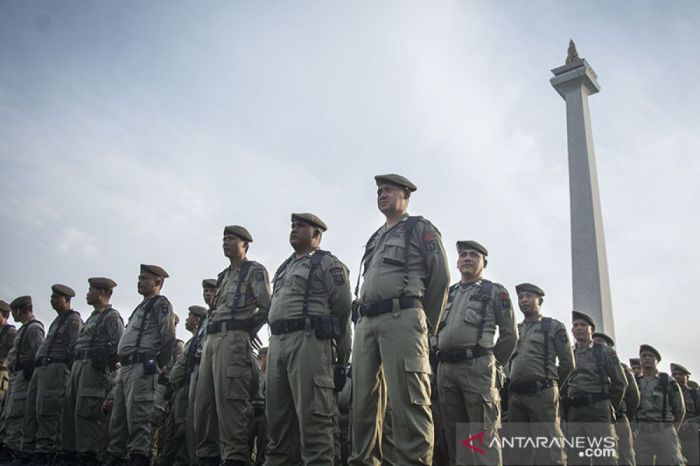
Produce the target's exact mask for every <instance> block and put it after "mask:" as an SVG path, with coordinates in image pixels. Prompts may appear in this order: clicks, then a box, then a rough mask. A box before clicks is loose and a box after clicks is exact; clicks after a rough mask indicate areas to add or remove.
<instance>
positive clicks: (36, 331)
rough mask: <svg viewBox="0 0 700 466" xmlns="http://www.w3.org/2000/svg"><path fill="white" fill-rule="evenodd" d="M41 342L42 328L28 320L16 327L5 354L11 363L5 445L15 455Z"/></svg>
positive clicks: (42, 339) (42, 336)
mask: <svg viewBox="0 0 700 466" xmlns="http://www.w3.org/2000/svg"><path fill="white" fill-rule="evenodd" d="M42 341H44V325H43V324H42V323H41V322H39V321H38V320H31V321H29V322H27V323H25V324H24V325H22V326H21V327H20V328H19V330H18V331H17V335H15V339H14V341H13V343H12V349H11V350H10V352H9V353H8V355H7V360H8V361H9V363H10V365H9V367H10V389H9V391H8V395H7V404H6V406H5V445H6V446H7V447H8V448H10V449H12V450H14V451H15V452H19V451H20V450H21V447H22V430H23V426H24V417H25V413H26V412H27V394H28V392H29V382H30V380H31V378H32V373H33V370H34V358H35V356H36V352H37V350H38V349H39V346H41V342H42Z"/></svg>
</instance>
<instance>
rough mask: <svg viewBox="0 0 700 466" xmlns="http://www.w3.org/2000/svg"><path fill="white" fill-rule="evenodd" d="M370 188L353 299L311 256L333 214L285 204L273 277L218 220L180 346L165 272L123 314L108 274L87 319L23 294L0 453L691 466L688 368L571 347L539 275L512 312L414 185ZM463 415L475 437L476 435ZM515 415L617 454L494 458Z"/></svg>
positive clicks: (694, 420) (317, 255) (479, 257)
mask: <svg viewBox="0 0 700 466" xmlns="http://www.w3.org/2000/svg"><path fill="white" fill-rule="evenodd" d="M375 179H376V182H377V205H378V208H379V210H380V211H381V212H382V213H383V214H384V216H385V218H386V222H385V224H384V225H383V226H382V227H381V228H379V230H377V231H376V232H375V233H374V234H373V235H372V236H371V237H370V239H369V241H368V242H367V245H366V248H365V253H364V256H363V258H362V264H361V271H360V273H361V277H362V279H363V280H362V286H361V287H360V278H359V277H358V280H357V285H356V287H355V297H356V299H355V300H354V301H353V299H352V290H351V288H352V286H351V283H350V281H349V273H348V268H347V267H346V266H345V265H344V264H343V263H342V262H341V261H340V260H339V259H338V258H337V257H335V256H334V255H333V254H331V253H330V252H328V251H324V250H322V249H321V248H320V246H321V240H322V237H323V234H324V233H325V232H326V230H327V226H326V224H325V223H324V222H323V220H321V219H320V218H319V217H317V216H316V215H313V214H309V213H301V214H292V217H291V221H292V228H291V233H290V238H289V240H290V244H291V246H292V249H293V253H292V254H291V255H290V257H289V258H288V259H286V260H285V261H284V262H283V263H282V264H281V265H280V266H279V268H278V269H277V270H276V272H275V274H274V275H273V276H272V280H270V277H269V275H268V271H267V270H266V268H265V267H264V266H263V265H261V264H259V263H257V262H255V261H252V260H249V259H248V257H247V252H248V249H249V247H250V245H251V243H252V242H253V237H252V235H251V234H250V232H249V231H248V230H247V229H246V228H244V227H241V226H227V227H225V229H224V233H223V252H224V255H225V256H226V257H227V258H228V259H229V261H230V266H229V267H227V268H226V269H225V270H224V271H223V272H221V273H220V274H219V275H218V277H217V278H216V279H205V280H204V281H203V282H202V288H203V297H204V301H205V302H206V304H207V307H203V306H191V307H190V308H189V313H188V316H187V319H186V322H185V327H186V329H187V330H188V331H190V332H191V333H192V338H191V339H190V340H189V341H188V342H187V343H186V344H184V345H183V343H182V342H181V341H179V340H177V339H176V338H175V326H176V325H177V317H176V315H175V314H174V313H173V309H172V306H171V304H170V302H169V301H168V299H167V298H166V297H165V296H163V295H161V289H162V288H163V285H164V282H165V279H166V278H168V273H167V272H166V271H165V270H164V269H163V268H161V267H159V266H156V265H146V264H144V265H141V269H140V274H139V276H138V292H139V293H140V294H141V295H142V296H143V301H142V302H141V303H140V304H139V305H138V306H137V307H136V309H135V310H134V311H133V312H132V314H131V316H130V317H129V319H128V322H127V324H126V326H125V325H124V322H123V319H122V316H121V315H120V313H119V312H118V311H117V310H115V309H114V308H112V306H111V305H110V298H111V295H112V292H113V290H114V288H115V287H116V286H117V284H116V283H115V282H114V281H113V280H111V279H109V278H104V277H95V278H90V279H89V280H88V285H89V287H88V293H87V303H88V304H89V305H91V306H92V307H93V308H94V310H93V312H92V313H91V314H90V316H89V317H88V318H87V320H86V321H85V322H83V320H82V319H81V316H80V314H78V313H77V312H76V311H74V310H73V309H72V307H71V299H72V298H73V297H75V292H74V291H73V290H72V289H71V288H69V287H67V286H65V285H60V284H59V285H54V286H53V287H52V295H51V305H52V307H53V309H54V310H55V311H56V312H57V314H58V315H57V317H56V319H55V320H54V321H53V322H52V323H51V325H50V327H49V329H48V332H47V333H45V330H44V325H43V324H42V323H41V322H39V321H38V320H36V319H35V317H34V314H33V305H32V299H31V297H29V296H22V297H19V298H16V299H14V300H13V301H12V302H11V303H10V304H9V305H8V304H7V303H5V302H1V301H0V310H1V311H2V312H1V314H0V315H1V317H0V327H2V329H1V330H0V359H2V366H1V367H0V375H1V376H2V385H1V386H0V389H1V390H2V400H3V401H2V403H3V404H2V416H1V419H0V423H1V425H0V436H1V437H2V441H3V447H2V451H0V461H1V462H3V463H4V464H17V465H19V464H47V465H48V464H65V465H72V464H87V465H96V464H107V465H117V464H128V465H149V464H159V465H170V464H178V465H184V464H200V465H203V466H207V465H218V464H225V465H252V464H255V465H266V466H275V465H280V466H288V465H301V464H303V465H324V466H328V465H335V464H351V465H380V464H386V465H431V464H435V465H446V464H503V463H504V461H505V462H506V463H508V464H567V462H568V463H569V464H589V463H590V462H591V461H598V462H600V461H602V462H603V463H604V464H618V463H619V464H625V465H634V464H640V465H642V464H643V465H646V464H684V463H685V461H686V458H684V456H683V455H684V454H685V456H686V457H687V460H688V461H689V462H691V464H697V454H698V452H697V440H698V429H699V427H700V412H699V411H700V405H699V404H698V393H699V391H698V389H697V387H694V386H692V385H691V383H690V382H689V380H688V375H689V371H688V370H687V369H685V368H684V367H683V366H682V365H679V364H672V375H673V377H670V376H669V375H667V374H666V373H663V372H660V371H659V370H658V369H657V365H658V362H659V361H660V360H661V355H660V354H659V352H658V351H657V350H656V349H654V348H653V347H651V346H649V345H642V346H641V348H640V355H639V356H640V358H639V360H636V361H631V363H633V364H632V366H633V367H632V369H630V367H628V366H627V365H625V364H622V363H620V361H619V359H618V356H617V354H616V352H615V350H614V341H613V340H612V339H611V338H610V337H609V336H607V335H605V334H603V333H596V332H595V323H594V321H593V320H592V319H591V318H590V317H589V316H588V315H586V314H584V313H582V312H577V311H574V312H573V314H572V329H571V333H572V334H573V338H574V341H575V344H574V345H572V344H571V338H570V336H569V335H570V334H569V331H568V330H567V327H566V326H565V325H564V324H563V323H562V322H559V321H557V320H555V319H553V318H550V317H544V316H542V313H541V306H542V304H543V302H544V296H545V292H544V290H543V289H542V288H540V287H539V286H537V285H534V284H531V283H522V284H520V285H518V286H517V287H516V291H517V297H518V305H519V308H520V311H521V312H522V314H523V317H524V319H523V320H522V322H521V323H519V324H518V323H516V317H515V312H514V310H513V306H512V303H511V299H510V295H509V293H508V291H507V289H506V288H505V287H503V286H502V285H500V284H498V283H495V282H492V281H490V280H487V279H485V278H484V277H483V275H484V269H485V268H486V266H487V264H488V259H487V257H488V250H487V249H486V248H485V247H484V246H483V245H482V244H480V243H478V242H476V241H472V240H469V241H459V242H457V251H458V254H459V258H458V261H457V268H458V270H459V273H460V281H459V282H458V283H456V284H454V285H452V286H449V273H448V266H447V261H446V254H445V251H444V248H443V244H442V239H441V235H440V232H439V231H438V230H437V229H436V228H435V227H434V226H433V225H432V224H431V223H430V222H429V221H428V220H427V219H425V218H423V217H414V216H409V215H408V213H407V207H408V202H409V198H410V196H411V194H412V193H413V192H414V191H416V189H417V188H416V186H415V185H414V184H413V183H412V182H410V181H409V180H407V179H406V178H404V177H402V176H400V175H393V174H392V175H379V176H376V177H375ZM270 283H272V286H270ZM10 313H12V316H13V318H14V320H15V322H17V323H21V324H22V325H21V327H20V328H19V330H15V328H14V327H13V326H12V325H10V324H9V323H8V322H7V320H8V317H9V314H10ZM265 323H267V324H269V328H270V333H271V337H270V341H269V347H268V348H260V345H259V344H257V343H258V342H259V341H258V340H257V333H258V331H259V330H260V328H261V327H262V326H263V325H264V324H265ZM353 325H354V338H353V341H352V342H351V330H350V329H351V326H353ZM351 350H352V351H351ZM634 363H636V364H634ZM635 365H636V366H637V367H636V368H635ZM632 370H634V373H633V372H632ZM8 376H9V378H8ZM8 382H9V383H8ZM474 425H476V426H477V427H476V431H479V432H480V433H479V437H478V438H479V441H480V443H479V446H480V447H474V446H473V445H471V444H470V445H471V447H470V448H467V447H466V446H465V445H466V444H465V442H466V441H462V440H463V437H464V435H471V434H474V433H476V431H470V430H468V429H469V428H470V427H468V426H474ZM508 425H513V426H514V425H527V426H531V432H530V434H531V435H533V436H546V437H547V438H553V439H562V438H564V437H565V436H569V435H573V434H576V435H583V436H589V437H596V436H597V437H610V438H614V439H616V442H615V445H614V451H615V454H614V455H613V456H612V457H606V458H603V459H602V460H601V459H592V458H582V457H580V456H579V455H576V454H572V453H575V451H573V450H572V447H571V446H570V445H569V446H567V445H565V443H564V442H561V443H555V444H550V445H549V446H548V447H547V448H529V449H520V450H513V449H506V448H505V447H502V444H501V442H500V441H499V442H494V440H500V439H501V437H504V436H505V435H506V433H505V432H506V431H507V428H506V427H507V426H508ZM465 426H467V427H465ZM464 429H467V430H464ZM565 432H566V433H565ZM474 438H476V437H474ZM467 443H468V442H467ZM681 445H682V446H683V450H682V446H681ZM693 461H695V463H692V462H693Z"/></svg>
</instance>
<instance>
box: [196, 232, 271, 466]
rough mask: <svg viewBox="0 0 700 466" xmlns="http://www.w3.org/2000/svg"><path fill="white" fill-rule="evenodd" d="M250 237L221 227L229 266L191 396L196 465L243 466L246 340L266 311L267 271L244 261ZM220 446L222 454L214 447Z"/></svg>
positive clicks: (250, 384)
mask: <svg viewBox="0 0 700 466" xmlns="http://www.w3.org/2000/svg"><path fill="white" fill-rule="evenodd" d="M252 241H253V237H252V236H251V235H250V233H249V232H248V230H246V229H245V228H244V227H242V226H236V225H233V226H227V227H225V228H224V237H223V251H224V255H225V256H226V257H227V258H228V259H229V261H230V263H231V265H230V266H229V267H227V268H226V269H225V270H224V271H223V272H221V273H220V274H219V277H218V279H217V289H216V296H215V298H214V302H213V304H212V306H211V313H210V315H209V324H208V326H207V336H206V339H205V341H204V349H203V351H202V361H201V365H200V367H199V380H198V382H197V394H196V397H195V409H194V416H195V432H196V435H197V442H198V444H197V457H198V458H199V464H202V465H210V464H211V465H215V464H219V454H220V452H221V456H222V458H223V460H224V464H227V465H228V464H232V465H238V464H241V465H243V464H245V463H246V461H247V460H248V458H249V452H248V424H249V423H250V418H251V416H252V414H253V413H252V406H251V398H252V393H254V392H255V390H256V386H257V373H256V372H255V370H254V367H253V361H252V358H253V354H252V349H251V342H250V340H251V338H253V337H254V336H255V335H257V333H258V330H260V327H261V326H262V325H263V324H264V323H265V320H266V318H267V310H268V309H269V307H270V284H269V279H268V275H267V270H265V267H263V266H262V265H261V264H259V263H257V262H255V261H251V260H248V258H247V257H246V253H247V251H248V246H249V245H250V243H251V242H252ZM219 445H220V446H221V449H220V448H219Z"/></svg>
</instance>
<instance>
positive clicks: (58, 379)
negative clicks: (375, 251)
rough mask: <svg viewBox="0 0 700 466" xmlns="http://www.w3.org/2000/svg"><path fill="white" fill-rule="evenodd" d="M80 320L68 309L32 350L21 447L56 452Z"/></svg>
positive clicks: (28, 450)
mask: <svg viewBox="0 0 700 466" xmlns="http://www.w3.org/2000/svg"><path fill="white" fill-rule="evenodd" d="M82 326H83V321H82V319H81V318H80V314H79V313H77V312H75V311H73V310H70V311H66V312H65V313H63V314H61V315H59V316H58V317H56V319H54V321H53V322H52V323H51V326H49V332H48V334H47V335H46V339H44V341H43V342H42V343H41V346H39V349H38V350H37V352H36V360H35V368H34V374H33V375H32V380H31V382H30V383H29V390H28V392H27V411H26V413H25V425H24V432H23V440H22V451H23V452H27V453H32V452H36V453H40V454H46V453H48V454H56V453H58V452H59V451H60V450H61V447H62V445H61V420H62V416H63V397H64V395H65V392H66V385H67V383H68V377H69V376H70V366H71V363H72V360H73V351H74V349H75V340H76V339H77V338H78V334H79V333H80V329H81V328H82Z"/></svg>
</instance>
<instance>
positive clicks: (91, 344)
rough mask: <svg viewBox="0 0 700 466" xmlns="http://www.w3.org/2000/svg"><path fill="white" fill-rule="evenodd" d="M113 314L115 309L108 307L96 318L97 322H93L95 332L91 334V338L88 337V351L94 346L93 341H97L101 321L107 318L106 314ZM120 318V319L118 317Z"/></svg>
mask: <svg viewBox="0 0 700 466" xmlns="http://www.w3.org/2000/svg"><path fill="white" fill-rule="evenodd" d="M113 312H117V311H116V309H114V308H113V307H108V308H107V309H105V310H104V311H102V312H100V315H98V316H97V319H95V320H97V322H95V331H94V332H93V334H92V337H90V349H92V348H93V346H95V340H96V339H97V334H98V333H100V330H102V321H104V320H105V318H107V315H108V314H111V313H113ZM120 318H121V317H120Z"/></svg>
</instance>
